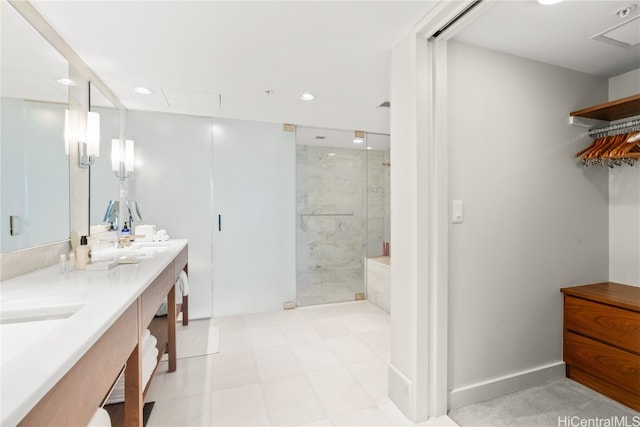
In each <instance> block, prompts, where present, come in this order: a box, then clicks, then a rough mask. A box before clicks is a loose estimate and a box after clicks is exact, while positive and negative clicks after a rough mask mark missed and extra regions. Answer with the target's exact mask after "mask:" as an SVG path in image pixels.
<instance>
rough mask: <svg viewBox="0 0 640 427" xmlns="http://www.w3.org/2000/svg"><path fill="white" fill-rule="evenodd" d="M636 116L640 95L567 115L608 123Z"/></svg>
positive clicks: (639, 108)
mask: <svg viewBox="0 0 640 427" xmlns="http://www.w3.org/2000/svg"><path fill="white" fill-rule="evenodd" d="M637 115H640V94H638V95H633V96H629V97H626V98H622V99H617V100H615V101H611V102H607V103H604V104H599V105H594V106H593V107H588V108H583V109H582V110H578V111H573V112H571V113H569V116H572V117H586V118H589V119H597V120H605V121H608V122H612V121H614V120H620V119H624V118H627V117H633V116H637Z"/></svg>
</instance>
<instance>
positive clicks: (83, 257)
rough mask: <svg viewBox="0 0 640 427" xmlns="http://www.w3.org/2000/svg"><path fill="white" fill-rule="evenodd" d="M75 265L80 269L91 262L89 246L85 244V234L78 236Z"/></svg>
mask: <svg viewBox="0 0 640 427" xmlns="http://www.w3.org/2000/svg"><path fill="white" fill-rule="evenodd" d="M76 258H77V260H76V267H77V268H78V269H80V270H84V269H85V268H87V264H91V246H89V245H88V244H87V236H82V237H80V246H78V247H77V248H76Z"/></svg>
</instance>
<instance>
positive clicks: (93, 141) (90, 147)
mask: <svg viewBox="0 0 640 427" xmlns="http://www.w3.org/2000/svg"><path fill="white" fill-rule="evenodd" d="M87 154H88V155H89V156H96V157H98V156H100V114H98V113H96V112H93V111H89V112H88V113H87Z"/></svg>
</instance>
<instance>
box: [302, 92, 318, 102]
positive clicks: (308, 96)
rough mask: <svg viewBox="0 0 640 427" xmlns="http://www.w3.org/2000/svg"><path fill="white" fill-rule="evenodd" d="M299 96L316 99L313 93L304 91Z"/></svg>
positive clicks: (303, 98)
mask: <svg viewBox="0 0 640 427" xmlns="http://www.w3.org/2000/svg"><path fill="white" fill-rule="evenodd" d="M298 98H300V99H301V100H303V101H313V100H314V99H316V96H315V95H314V94H312V93H309V92H304V93H301V94H300V95H299V96H298Z"/></svg>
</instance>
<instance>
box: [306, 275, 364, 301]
mask: <svg viewBox="0 0 640 427" xmlns="http://www.w3.org/2000/svg"><path fill="white" fill-rule="evenodd" d="M364 291H365V290H364V283H363V281H362V280H356V281H346V282H326V283H312V284H300V283H298V285H297V289H296V305H297V306H299V307H302V306H310V305H316V304H331V303H336V302H345V301H354V300H355V299H356V297H355V296H356V294H357V293H362V292H364Z"/></svg>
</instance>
